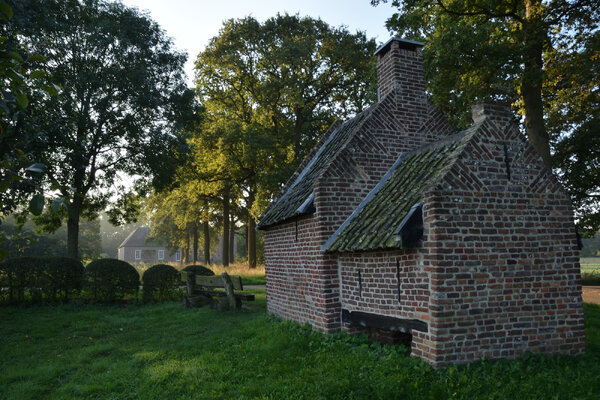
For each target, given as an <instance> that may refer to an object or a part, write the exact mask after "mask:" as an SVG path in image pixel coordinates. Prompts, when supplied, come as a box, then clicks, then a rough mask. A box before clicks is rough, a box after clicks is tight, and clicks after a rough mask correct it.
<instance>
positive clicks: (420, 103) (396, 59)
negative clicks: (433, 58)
mask: <svg viewBox="0 0 600 400" xmlns="http://www.w3.org/2000/svg"><path fill="white" fill-rule="evenodd" d="M423 46H424V43H421V42H415V41H412V40H405V39H399V38H396V37H394V38H391V39H390V40H388V41H387V42H386V43H385V44H383V45H382V46H381V47H380V48H379V49H377V51H376V52H375V54H376V55H377V82H378V88H377V91H378V98H379V99H378V100H379V101H382V100H383V99H385V98H386V96H388V95H389V94H390V93H392V92H394V89H395V94H396V104H397V105H398V107H399V110H400V111H401V113H402V114H404V116H406V117H409V116H410V115H413V116H415V117H417V118H419V117H422V116H424V115H425V113H426V110H427V96H426V94H425V76H424V74H423V55H422V53H421V50H422V48H423Z"/></svg>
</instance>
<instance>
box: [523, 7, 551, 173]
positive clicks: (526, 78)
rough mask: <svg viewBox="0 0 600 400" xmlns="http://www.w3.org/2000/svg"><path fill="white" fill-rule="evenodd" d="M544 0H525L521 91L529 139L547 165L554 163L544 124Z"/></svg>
mask: <svg viewBox="0 0 600 400" xmlns="http://www.w3.org/2000/svg"><path fill="white" fill-rule="evenodd" d="M541 7H542V4H541V0H526V1H525V13H526V14H525V15H526V17H525V18H526V19H525V21H524V22H523V41H524V47H525V49H524V54H523V77H522V81H521V94H522V95H523V104H524V107H525V131H526V132H527V138H528V139H529V143H531V145H532V146H533V147H534V148H535V149H536V150H537V152H538V153H539V154H540V156H541V157H542V160H544V164H546V165H547V166H548V167H551V166H552V158H551V156H550V139H549V136H548V132H547V131H546V127H545V125H544V104H543V102H542V82H543V74H544V71H543V61H542V54H543V51H544V43H545V41H546V36H545V35H546V32H547V31H546V29H545V28H544V21H543V19H542V9H541Z"/></svg>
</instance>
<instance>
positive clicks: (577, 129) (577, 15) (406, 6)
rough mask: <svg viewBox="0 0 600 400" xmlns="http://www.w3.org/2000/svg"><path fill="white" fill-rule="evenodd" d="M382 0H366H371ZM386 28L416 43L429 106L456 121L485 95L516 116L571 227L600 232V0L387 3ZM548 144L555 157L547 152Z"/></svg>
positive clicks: (463, 121)
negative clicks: (570, 208) (565, 204)
mask: <svg viewBox="0 0 600 400" xmlns="http://www.w3.org/2000/svg"><path fill="white" fill-rule="evenodd" d="M380 2H387V1H386V0H372V1H371V3H373V4H378V3H380ZM390 2H391V3H392V5H393V6H395V7H397V8H398V12H397V13H395V14H394V15H393V16H391V17H390V18H389V19H388V21H387V23H386V26H387V27H388V29H390V31H393V32H394V33H396V34H397V35H399V36H403V37H407V38H410V39H417V40H424V41H425V43H426V45H425V48H424V50H423V56H424V62H425V75H426V78H427V86H428V90H429V91H430V92H431V93H432V99H433V101H434V103H435V104H436V105H437V106H438V107H439V108H440V109H441V110H442V111H443V112H444V114H445V115H447V116H448V117H449V118H450V120H451V121H452V122H454V123H455V124H456V125H457V126H458V127H459V128H464V127H465V126H466V125H469V124H470V110H469V108H470V106H471V104H473V103H474V102H475V101H476V100H484V99H491V100H497V101H502V102H505V103H508V104H511V105H512V107H513V109H514V110H515V111H517V112H518V113H519V114H520V115H521V116H522V117H524V122H525V124H524V128H525V131H526V133H527V136H528V138H529V141H530V142H531V143H532V144H533V146H534V147H535V148H536V149H537V150H538V152H539V153H540V155H542V157H543V158H544V161H545V162H546V164H547V165H548V166H553V167H554V168H556V170H557V172H558V175H559V176H560V178H561V180H562V182H563V183H564V185H565V187H567V189H568V190H569V193H570V194H571V196H572V198H573V203H574V206H575V208H576V218H577V219H578V228H579V230H580V231H581V232H583V233H585V234H587V235H590V234H594V233H595V232H597V231H598V229H600V212H599V211H598V210H600V203H599V200H600V197H599V196H598V193H599V192H600V182H599V181H598V176H600V174H599V173H598V172H599V171H598V167H597V166H598V165H600V164H599V158H600V153H598V151H597V149H598V144H597V143H596V142H597V138H598V134H597V133H598V127H599V122H598V120H599V119H600V92H599V91H598V87H599V85H600V73H599V72H600V71H599V68H600V67H599V65H600V63H599V62H598V54H599V53H598V52H599V50H600V31H599V29H598V27H599V26H600V7H598V4H597V3H598V2H597V1H596V0H570V1H564V0H549V1H541V0H518V1H513V0H501V1H498V0H476V1H470V2H465V1H462V0H444V1H427V0H391V1H390ZM551 148H553V149H554V150H555V151H554V155H553V157H551V156H550V149H551Z"/></svg>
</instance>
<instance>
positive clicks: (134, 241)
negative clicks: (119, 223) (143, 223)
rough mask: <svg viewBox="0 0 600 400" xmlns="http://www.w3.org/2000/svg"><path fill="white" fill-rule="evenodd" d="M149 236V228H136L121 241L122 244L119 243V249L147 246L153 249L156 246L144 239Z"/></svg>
mask: <svg viewBox="0 0 600 400" xmlns="http://www.w3.org/2000/svg"><path fill="white" fill-rule="evenodd" d="M149 234H150V228H146V227H142V228H136V229H135V230H134V231H133V232H131V233H130V234H129V236H127V237H126V238H125V240H123V243H121V245H120V246H119V248H121V247H132V246H135V247H141V246H147V247H154V246H158V245H157V244H156V243H154V242H152V241H146V237H148V235H149Z"/></svg>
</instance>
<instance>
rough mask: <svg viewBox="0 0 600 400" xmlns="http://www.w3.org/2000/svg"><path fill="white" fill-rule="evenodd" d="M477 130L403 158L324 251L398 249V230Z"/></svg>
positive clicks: (399, 246)
mask: <svg viewBox="0 0 600 400" xmlns="http://www.w3.org/2000/svg"><path fill="white" fill-rule="evenodd" d="M476 130H477V126H474V127H472V128H471V129H468V130H466V131H464V132H461V133H459V134H457V135H454V136H451V137H449V138H447V139H444V140H442V141H439V142H436V143H433V144H431V145H427V146H425V147H422V148H419V149H417V150H414V151H411V152H409V153H404V154H402V155H401V156H400V157H399V158H398V160H397V161H396V163H395V164H394V165H393V166H392V168H390V170H389V171H388V173H387V174H386V175H385V176H384V177H383V178H382V180H381V181H380V182H379V184H378V185H377V186H376V187H375V188H374V189H373V190H372V191H371V193H370V194H369V195H368V196H367V197H366V198H365V200H363V202H362V203H361V204H360V205H359V206H358V208H357V209H356V210H355V211H354V213H352V215H351V216H350V217H348V219H347V220H346V221H345V222H344V223H343V224H342V226H340V228H339V229H338V230H337V232H336V233H335V234H334V235H333V236H332V237H331V238H330V239H329V240H328V241H327V243H325V245H324V246H323V250H325V251H335V252H344V251H367V250H381V249H389V248H401V243H400V241H399V240H398V233H397V228H398V227H399V225H400V224H401V223H402V221H403V220H404V218H405V217H406V215H407V214H408V212H409V211H410V210H411V208H412V207H413V206H414V205H415V204H417V203H420V202H422V201H423V193H424V191H425V189H426V188H427V187H428V186H429V184H431V183H432V182H433V181H434V179H435V178H436V177H437V176H439V175H440V174H441V173H442V170H443V169H444V167H445V166H449V165H450V164H452V163H453V162H454V160H456V157H457V156H458V154H460V152H461V151H462V148H463V147H464V145H465V143H466V142H467V141H468V140H469V139H470V138H471V137H472V136H473V134H474V132H476Z"/></svg>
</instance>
